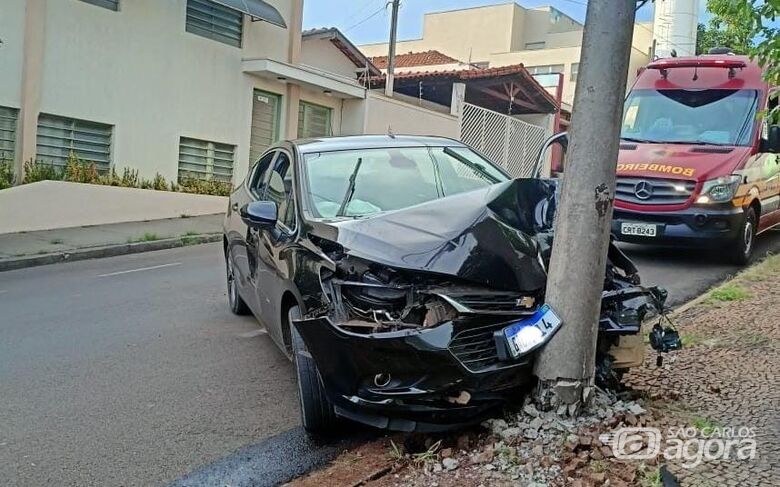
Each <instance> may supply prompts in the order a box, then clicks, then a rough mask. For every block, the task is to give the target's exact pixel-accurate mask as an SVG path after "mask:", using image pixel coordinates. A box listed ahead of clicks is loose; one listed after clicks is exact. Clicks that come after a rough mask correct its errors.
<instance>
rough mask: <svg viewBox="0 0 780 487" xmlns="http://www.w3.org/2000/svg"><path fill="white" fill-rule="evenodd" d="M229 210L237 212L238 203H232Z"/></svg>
mask: <svg viewBox="0 0 780 487" xmlns="http://www.w3.org/2000/svg"><path fill="white" fill-rule="evenodd" d="M230 208H232V209H233V211H238V203H233V206H231V207H230Z"/></svg>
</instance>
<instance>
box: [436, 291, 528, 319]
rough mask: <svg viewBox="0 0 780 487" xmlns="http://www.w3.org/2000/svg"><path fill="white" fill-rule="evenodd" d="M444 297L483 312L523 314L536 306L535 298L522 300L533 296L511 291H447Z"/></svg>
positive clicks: (472, 309)
mask: <svg viewBox="0 0 780 487" xmlns="http://www.w3.org/2000/svg"><path fill="white" fill-rule="evenodd" d="M446 297H447V298H449V299H450V300H452V301H454V302H456V303H458V304H460V305H461V306H463V307H465V308H468V309H469V310H470V311H473V312H478V313H485V314H513V315H516V314H524V313H527V312H528V311H530V310H531V309H533V308H535V307H536V300H535V299H534V300H533V301H530V303H527V302H525V301H523V298H533V296H529V295H524V294H520V293H513V292H500V291H498V292H482V293H479V294H470V293H447V295H446ZM529 304H530V308H529Z"/></svg>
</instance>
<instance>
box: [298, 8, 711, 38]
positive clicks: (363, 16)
mask: <svg viewBox="0 0 780 487" xmlns="http://www.w3.org/2000/svg"><path fill="white" fill-rule="evenodd" d="M386 3H387V0H304V4H303V5H304V6H303V25H304V29H312V28H316V27H338V28H339V29H340V30H341V31H342V32H343V33H344V34H346V36H347V37H348V38H349V39H350V40H351V41H352V42H354V43H355V44H368V43H372V42H386V41H387V39H388V37H389V32H390V11H389V8H386V7H385V4H386ZM498 3H507V0H401V9H400V11H399V14H398V39H399V40H406V39H417V38H419V37H421V36H422V23H423V14H425V13H426V12H438V11H442V10H453V9H459V8H468V7H478V6H482V5H494V4H498ZM517 3H519V4H520V5H522V6H524V7H540V6H544V5H552V6H553V7H555V8H557V9H558V10H560V11H562V12H564V13H565V14H567V15H569V16H571V17H573V18H574V19H575V20H578V21H580V22H583V21H584V20H585V9H586V1H585V0H541V1H540V0H519V1H518V2H517ZM699 3H700V4H703V3H705V2H704V0H700V2H699ZM652 16H653V10H652V6H651V3H650V2H648V4H647V5H645V6H644V7H643V8H642V9H641V10H640V11H639V13H638V16H637V18H638V20H642V21H647V20H651V19H652Z"/></svg>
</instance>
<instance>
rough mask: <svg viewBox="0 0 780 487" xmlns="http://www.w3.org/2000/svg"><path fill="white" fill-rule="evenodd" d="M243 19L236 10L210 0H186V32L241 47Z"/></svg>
mask: <svg viewBox="0 0 780 487" xmlns="http://www.w3.org/2000/svg"><path fill="white" fill-rule="evenodd" d="M243 20H244V14H242V13H241V12H239V11H238V10H233V9H232V8H228V7H225V6H223V5H220V4H218V3H214V2H212V1H210V0H187V22H186V25H185V30H186V31H187V32H191V33H193V34H197V35H199V36H203V37H208V38H209V39H212V40H215V41H218V42H223V43H225V44H228V45H231V46H235V47H241V33H242V29H243Z"/></svg>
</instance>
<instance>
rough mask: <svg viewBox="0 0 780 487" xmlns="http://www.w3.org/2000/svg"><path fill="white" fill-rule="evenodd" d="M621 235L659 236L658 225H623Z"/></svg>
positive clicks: (621, 225)
mask: <svg viewBox="0 0 780 487" xmlns="http://www.w3.org/2000/svg"><path fill="white" fill-rule="evenodd" d="M620 233H621V234H623V235H636V236H639V237H655V236H656V235H658V225H653V224H652V223H621V224H620Z"/></svg>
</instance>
